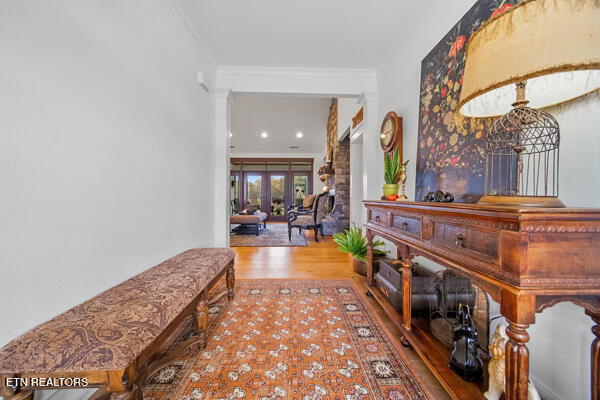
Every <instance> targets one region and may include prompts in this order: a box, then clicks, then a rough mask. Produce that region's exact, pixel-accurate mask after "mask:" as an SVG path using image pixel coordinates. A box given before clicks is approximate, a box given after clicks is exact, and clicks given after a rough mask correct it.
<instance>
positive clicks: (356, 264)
mask: <svg viewBox="0 0 600 400" xmlns="http://www.w3.org/2000/svg"><path fill="white" fill-rule="evenodd" d="M382 258H383V257H375V258H373V276H375V274H376V273H377V271H379V260H380V259H382ZM352 271H353V272H354V273H355V274H359V275H362V276H367V262H366V261H361V260H359V259H358V258H354V257H352Z"/></svg>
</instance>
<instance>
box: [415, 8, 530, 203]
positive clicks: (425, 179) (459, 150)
mask: <svg viewBox="0 0 600 400" xmlns="http://www.w3.org/2000/svg"><path fill="white" fill-rule="evenodd" d="M519 2H520V0H513V1H509V0H479V1H478V2H477V3H475V5H474V6H473V7H472V8H471V9H470V10H469V11H468V12H467V13H466V14H465V15H464V16H463V17H462V19H461V20H460V21H458V23H457V24H456V25H455V26H454V27H453V28H452V29H451V30H450V32H448V33H447V34H446V36H444V38H442V40H441V41H440V42H439V43H438V44H437V45H436V46H435V48H434V49H433V50H431V52H430V53H429V54H428V55H427V56H426V57H425V58H424V59H423V61H422V62H421V87H420V90H421V95H420V102H419V103H420V104H419V135H418V141H417V176H416V190H415V193H416V198H415V200H417V201H420V200H422V199H423V197H425V195H427V193H429V192H433V191H436V190H442V191H444V192H450V193H452V194H454V197H455V201H458V202H466V203H474V202H476V201H477V200H479V198H480V197H481V195H482V194H483V191H484V184H485V159H484V151H485V131H486V129H487V128H488V127H489V126H491V123H492V122H493V120H491V119H473V120H467V121H464V123H460V124H457V121H456V120H455V113H456V112H457V107H458V101H459V99H460V92H461V88H462V80H463V73H464V66H465V50H466V45H467V41H468V40H469V37H470V36H471V35H472V34H473V33H474V32H475V31H476V30H477V29H478V28H479V27H480V26H481V24H482V23H484V22H485V21H487V20H488V19H490V18H492V17H495V16H496V15H498V14H500V13H502V12H504V11H506V10H507V9H509V8H511V7H513V6H514V5H515V4H518V3H519ZM501 60H502V55H501V54H499V55H498V62H501Z"/></svg>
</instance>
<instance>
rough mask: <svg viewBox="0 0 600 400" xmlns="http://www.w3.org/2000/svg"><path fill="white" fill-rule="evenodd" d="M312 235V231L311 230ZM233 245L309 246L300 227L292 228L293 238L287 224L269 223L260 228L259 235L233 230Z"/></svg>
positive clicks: (231, 237)
mask: <svg viewBox="0 0 600 400" xmlns="http://www.w3.org/2000/svg"><path fill="white" fill-rule="evenodd" d="M309 234H311V235H312V231H310V232H309ZM230 240H231V247H294V246H307V245H308V243H307V242H306V238H305V237H304V235H301V234H300V233H298V228H294V229H293V230H292V240H291V241H290V239H289V237H288V231H287V224H284V223H268V224H267V228H266V229H262V228H261V229H260V233H259V234H258V235H256V234H254V233H251V234H239V233H235V232H232V233H231V236H230Z"/></svg>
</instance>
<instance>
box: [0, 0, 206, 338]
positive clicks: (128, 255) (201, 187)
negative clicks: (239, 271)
mask: <svg viewBox="0 0 600 400" xmlns="http://www.w3.org/2000/svg"><path fill="white" fill-rule="evenodd" d="M0 54H1V55H2V56H1V58H2V61H1V62H0V87H1V88H2V90H0V186H1V188H2V189H1V190H0V273H1V278H0V293H2V300H1V307H0V321H2V323H1V324H0V346H2V345H4V344H5V343H7V342H8V341H9V340H10V339H12V338H15V337H16V336H17V335H19V334H21V333H23V332H24V331H26V330H28V329H30V328H32V327H33V326H34V325H36V324H38V323H41V322H43V321H45V320H47V319H49V318H51V317H53V316H55V315H57V314H58V313H60V312H62V311H64V310H66V309H68V308H70V307H71V306H74V305H76V304H78V303H80V302H82V301H84V300H86V299H88V298H90V297H92V296H93V295H94V294H96V293H99V292H101V291H103V290H105V289H107V288H108V287H110V286H112V285H114V284H116V283H119V282H121V281H123V280H125V279H126V278H128V277H130V276H132V275H134V274H136V273H138V272H140V271H142V270H144V269H146V268H149V267H152V266H153V265H155V264H157V263H159V262H161V261H163V260H165V259H167V258H169V257H170V256H173V255H175V254H177V253H178V252H181V251H183V250H185V249H188V248H191V247H195V246H210V245H211V244H212V243H213V232H212V223H210V221H212V209H213V200H212V198H211V196H209V195H208V194H209V193H211V192H212V186H213V183H212V176H213V171H212V169H213V167H212V165H213V154H212V152H211V149H212V148H213V147H214V144H213V139H212V116H213V100H212V94H211V93H206V92H205V91H204V90H203V89H202V88H201V87H200V86H199V85H198V84H197V83H196V81H195V80H196V72H197V71H198V70H199V69H200V70H202V71H203V72H204V74H205V75H207V76H208V78H209V81H211V82H214V80H215V74H216V72H215V69H214V67H213V66H211V64H210V63H209V61H208V58H207V57H206V56H205V55H203V54H202V53H201V52H200V51H199V48H198V47H197V45H196V43H195V41H194V40H193V39H192V36H191V35H190V33H189V32H188V31H187V29H186V27H185V25H184V24H183V23H182V21H181V19H180V17H179V15H178V14H177V12H176V10H175V8H174V6H173V4H172V3H171V2H169V1H162V0H128V1H126V2H123V1H120V0H88V1H85V2H81V1H76V0H70V1H68V0H55V1H52V2H49V1H47V0H37V1H34V0H6V1H2V2H0ZM207 221H208V223H207Z"/></svg>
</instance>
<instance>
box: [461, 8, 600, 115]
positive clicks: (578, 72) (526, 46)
mask: <svg viewBox="0 0 600 400" xmlns="http://www.w3.org/2000/svg"><path fill="white" fill-rule="evenodd" d="M522 81H527V87H526V93H525V97H526V98H527V100H529V104H528V105H529V107H532V108H544V107H548V106H551V105H554V104H559V103H561V102H564V101H567V100H570V99H574V98H577V97H579V96H582V95H584V94H587V93H590V92H592V91H594V90H597V89H598V88H600V1H598V0H525V1H523V2H522V3H520V4H518V5H516V6H514V7H512V8H510V9H509V10H508V11H506V12H504V13H502V14H500V15H499V16H497V17H495V18H493V19H491V20H490V21H488V22H486V23H485V24H484V25H482V27H481V28H480V29H479V30H478V31H477V32H475V33H474V34H473V35H472V36H471V38H470V40H469V43H468V44H467V49H466V64H465V72H464V77H463V87H462V92H461V98H460V102H459V105H458V109H459V111H460V113H461V114H462V115H463V116H465V117H490V116H498V115H502V114H505V113H506V112H508V111H509V110H510V109H511V104H512V103H514V101H515V87H514V84H515V83H517V82H522Z"/></svg>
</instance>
